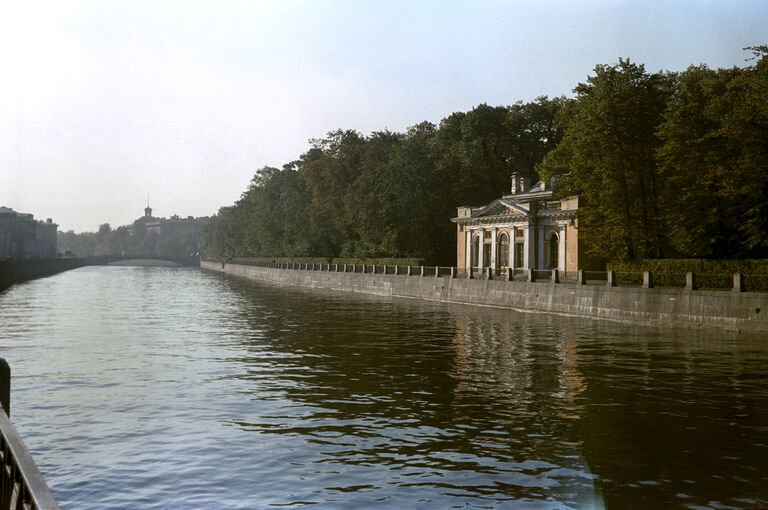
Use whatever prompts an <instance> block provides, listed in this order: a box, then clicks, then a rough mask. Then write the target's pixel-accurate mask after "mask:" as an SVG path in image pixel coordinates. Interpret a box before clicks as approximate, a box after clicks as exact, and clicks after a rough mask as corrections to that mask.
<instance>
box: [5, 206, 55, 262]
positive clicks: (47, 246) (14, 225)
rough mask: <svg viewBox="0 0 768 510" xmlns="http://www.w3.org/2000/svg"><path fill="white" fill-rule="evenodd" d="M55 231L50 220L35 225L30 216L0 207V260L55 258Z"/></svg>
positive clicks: (36, 222) (33, 219) (35, 221)
mask: <svg viewBox="0 0 768 510" xmlns="http://www.w3.org/2000/svg"><path fill="white" fill-rule="evenodd" d="M57 229H58V225H57V224H56V223H54V222H53V220H51V219H50V218H48V219H47V220H46V221H37V220H35V218H34V216H33V215H31V214H27V213H20V212H16V211H14V210H13V209H11V208H9V207H4V206H3V207H0V260H5V259H16V260H25V259H54V258H56V256H57V254H56V232H57Z"/></svg>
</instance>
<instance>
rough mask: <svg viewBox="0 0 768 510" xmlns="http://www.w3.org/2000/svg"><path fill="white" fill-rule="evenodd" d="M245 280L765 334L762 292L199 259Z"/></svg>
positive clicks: (767, 315) (766, 300) (766, 309)
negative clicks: (309, 268) (296, 267)
mask: <svg viewBox="0 0 768 510" xmlns="http://www.w3.org/2000/svg"><path fill="white" fill-rule="evenodd" d="M201 267H202V268H203V269H208V270H212V271H219V272H223V273H227V274H231V275H236V276H241V277H245V278H249V279H252V280H260V281H265V282H272V283H278V284H289V285H299V286H302V287H311V288H322V289H331V290H341V291H347V292H357V293H362V294H375V295H381V296H395V297H409V298H419V299H430V300H436V301H445V302H452V303H464V304H473V305H486V306H497V307H503V308H511V309H516V310H529V311H540V312H549V313H556V314H563V315H573V316H580V317H593V318H602V319H612V320H621V321H632V322H639V323H645V324H654V325H669V326H680V327H688V328H717V329H724V330H731V331H744V332H755V333H766V334H768V293H759V292H730V291H707V290H684V289H666V288H651V289H645V288H635V287H608V286H598V285H569V284H552V283H549V282H541V283H538V282H537V283H525V282H507V281H501V280H481V279H472V280H469V279H465V278H450V277H448V276H445V277H439V278H437V277H435V276H405V275H384V274H370V273H368V274H362V273H344V272H330V271H307V270H289V269H275V268H267V267H258V266H249V265H240V264H230V263H226V264H223V265H222V263H221V262H213V261H202V262H201Z"/></svg>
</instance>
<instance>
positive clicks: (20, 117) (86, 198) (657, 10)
mask: <svg viewBox="0 0 768 510" xmlns="http://www.w3.org/2000/svg"><path fill="white" fill-rule="evenodd" d="M759 44H768V1H764V0H754V1H738V0H722V1H717V2H715V1H706V0H695V1H694V0H691V1H660V0H659V1H636V2H634V1H619V0H615V1H568V2H566V1H562V2H554V1H552V2H548V1H530V2H528V1H513V0H508V1H500V2H496V1H467V0H465V1H451V0H442V1H430V0H410V1H394V0H392V1H388V0H356V1H355V0H343V1H331V0H327V1H325V0H315V1H291V0H281V1H274V2H272V1H256V0H251V1H234V0H232V1H224V0H221V1H179V0H177V1H164V0H151V1H150V0H147V1H128V0H120V1H110V0H94V1H69V0H56V1H48V2H39V1H34V0H25V1H21V0H15V1H5V0H0V205H5V206H8V207H11V208H13V209H15V210H17V211H20V212H27V213H32V214H34V215H35V217H36V218H39V219H44V218H49V217H50V218H53V220H54V221H55V222H56V223H58V224H59V228H60V230H65V231H66V230H75V231H76V232H82V231H94V230H96V229H97V228H98V226H99V225H100V224H102V223H110V224H111V225H112V226H113V227H116V226H118V225H124V224H128V223H131V222H132V221H133V220H134V219H136V218H137V217H139V216H141V215H143V209H144V207H145V206H146V204H147V197H148V196H149V202H150V205H151V206H152V208H153V213H154V215H155V216H159V217H168V216H171V215H173V214H179V215H181V216H188V215H192V216H208V215H211V214H214V213H215V212H216V211H217V210H218V208H219V207H221V206H224V205H231V204H232V203H233V202H234V201H235V200H237V199H238V198H239V196H240V194H241V193H242V192H243V191H244V190H245V189H246V187H247V186H248V183H249V181H250V180H251V178H252V177H253V175H254V172H255V171H256V170H257V169H258V168H261V167H263V166H266V165H269V166H278V167H279V166H282V165H283V164H284V163H287V162H289V161H292V160H294V159H296V158H298V157H299V156H300V155H301V154H302V153H304V152H305V151H306V150H307V149H308V148H309V146H310V145H309V140H310V139H312V138H320V137H322V136H323V135H324V134H325V133H327V132H329V131H332V130H335V129H339V128H341V129H356V130H358V131H360V132H362V133H364V134H369V133H371V132H372V131H379V130H383V129H390V130H394V131H403V130H405V129H406V128H408V127H409V126H412V125H415V124H417V123H419V122H422V121H425V120H427V121H431V122H434V123H439V122H440V120H441V119H442V118H444V117H446V116H448V115H450V114H451V113H452V112H455V111H466V110H469V109H471V108H473V107H474V106H476V105H478V104H480V103H487V104H490V105H509V104H512V103H515V102H516V101H530V100H532V99H534V98H536V97H538V96H541V95H548V96H550V97H552V96H559V95H566V96H569V95H572V90H573V88H574V86H575V85H576V84H577V83H579V82H583V81H585V80H586V78H587V76H588V75H589V74H590V72H591V71H592V69H594V67H595V66H596V65H597V64H612V63H615V62H617V61H618V59H619V58H620V57H621V58H624V57H628V58H630V59H632V60H633V61H635V62H638V63H642V64H645V66H646V69H647V70H648V71H651V72H654V71H658V70H673V71H679V70H684V69H685V68H687V67H688V66H689V65H691V64H707V65H709V66H710V67H731V66H744V65H749V63H748V62H746V59H748V58H749V57H750V56H751V54H750V53H749V52H746V51H744V50H743V49H742V48H744V47H746V46H755V45H759Z"/></svg>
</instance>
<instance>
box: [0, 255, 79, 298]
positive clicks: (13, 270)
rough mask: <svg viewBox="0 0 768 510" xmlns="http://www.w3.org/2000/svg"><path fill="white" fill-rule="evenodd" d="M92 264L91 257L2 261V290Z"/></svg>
mask: <svg viewBox="0 0 768 510" xmlns="http://www.w3.org/2000/svg"><path fill="white" fill-rule="evenodd" d="M89 264H92V261H90V260H89V259H52V260H4V261H1V262H0V292H2V291H4V290H5V289H7V288H8V287H10V286H11V285H15V284H17V283H21V282H26V281H28V280H34V279H35V278H43V277H45V276H51V275H54V274H57V273H61V272H63V271H69V270H70V269H77V268H78V267H83V266H86V265H89Z"/></svg>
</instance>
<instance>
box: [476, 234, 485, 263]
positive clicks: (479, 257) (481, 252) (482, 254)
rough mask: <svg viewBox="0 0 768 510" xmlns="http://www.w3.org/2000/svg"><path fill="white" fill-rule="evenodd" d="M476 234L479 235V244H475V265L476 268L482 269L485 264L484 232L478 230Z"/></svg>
mask: <svg viewBox="0 0 768 510" xmlns="http://www.w3.org/2000/svg"><path fill="white" fill-rule="evenodd" d="M478 234H480V239H479V242H478V243H477V265H478V267H483V266H484V265H485V264H483V262H485V261H484V260H483V258H484V257H485V230H482V229H481V230H479V231H478Z"/></svg>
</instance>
